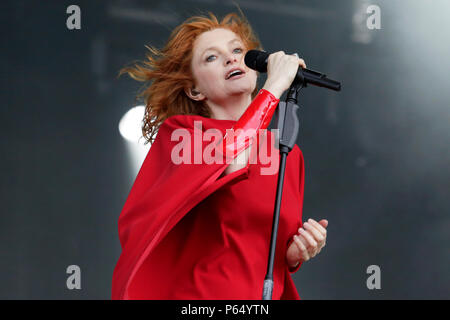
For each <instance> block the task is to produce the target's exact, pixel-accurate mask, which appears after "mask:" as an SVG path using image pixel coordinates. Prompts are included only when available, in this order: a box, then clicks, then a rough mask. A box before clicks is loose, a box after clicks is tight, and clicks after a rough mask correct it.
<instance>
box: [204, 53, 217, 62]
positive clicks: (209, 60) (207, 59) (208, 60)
mask: <svg viewBox="0 0 450 320" xmlns="http://www.w3.org/2000/svg"><path fill="white" fill-rule="evenodd" d="M211 57H215V55H210V56H209V57H208V58H206V61H207V62H211V61H213V60H211V59H209V58H211Z"/></svg>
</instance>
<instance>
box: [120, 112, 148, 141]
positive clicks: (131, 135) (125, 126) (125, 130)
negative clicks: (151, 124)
mask: <svg viewBox="0 0 450 320" xmlns="http://www.w3.org/2000/svg"><path fill="white" fill-rule="evenodd" d="M144 113H145V106H136V107H134V108H131V109H130V110H128V112H127V113H125V114H124V115H123V117H122V119H120V121H119V132H120V134H121V135H122V137H123V138H124V139H126V140H127V141H130V142H136V143H139V142H140V140H143V137H142V129H141V128H142V120H143V119H144Z"/></svg>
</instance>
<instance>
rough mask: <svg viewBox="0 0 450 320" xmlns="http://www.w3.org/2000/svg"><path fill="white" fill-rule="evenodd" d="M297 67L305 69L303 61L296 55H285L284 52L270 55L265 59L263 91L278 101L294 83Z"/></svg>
mask: <svg viewBox="0 0 450 320" xmlns="http://www.w3.org/2000/svg"><path fill="white" fill-rule="evenodd" d="M298 66H302V67H303V68H306V64H305V61H304V60H303V59H300V58H299V57H298V55H297V54H293V55H291V54H285V53H284V51H278V52H274V53H272V54H270V55H269V58H268V59H267V80H266V83H265V84H264V87H263V89H265V90H267V91H269V92H270V93H272V94H273V95H274V96H275V97H277V99H280V97H281V95H282V94H283V92H284V91H286V90H287V89H289V87H290V86H291V84H292V82H293V81H294V79H295V76H296V75H297V70H298Z"/></svg>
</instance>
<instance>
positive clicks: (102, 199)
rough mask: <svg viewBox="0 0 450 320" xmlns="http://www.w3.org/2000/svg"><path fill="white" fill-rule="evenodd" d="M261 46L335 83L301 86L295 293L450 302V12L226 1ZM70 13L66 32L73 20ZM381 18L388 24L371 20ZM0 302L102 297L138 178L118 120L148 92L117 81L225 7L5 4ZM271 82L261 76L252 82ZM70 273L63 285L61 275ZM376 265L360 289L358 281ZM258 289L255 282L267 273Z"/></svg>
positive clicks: (407, 5)
mask: <svg viewBox="0 0 450 320" xmlns="http://www.w3.org/2000/svg"><path fill="white" fill-rule="evenodd" d="M237 3H238V4H239V6H240V7H241V9H242V10H243V11H244V13H245V14H246V16H247V18H248V19H249V21H250V23H251V24H252V26H253V28H254V29H255V31H256V32H257V34H258V35H259V37H260V39H261V40H262V43H263V46H264V48H265V49H266V50H267V51H278V50H284V51H286V52H288V53H293V52H298V53H299V55H300V57H302V58H303V59H304V60H305V61H306V64H307V66H308V68H310V69H314V70H318V71H322V72H324V73H326V74H327V75H328V76H329V77H331V78H333V79H337V80H339V81H341V82H342V88H343V90H342V91H341V92H339V93H336V92H333V91H330V90H325V89H321V88H317V87H308V88H307V89H306V90H304V91H303V93H302V96H301V100H300V102H299V104H300V105H301V106H302V108H301V113H300V115H301V123H302V129H301V134H300V137H299V140H298V145H299V146H300V148H301V149H302V151H303V154H304V158H305V167H306V178H305V201H304V211H303V220H304V221H305V220H307V218H310V217H312V218H314V219H316V220H320V219H322V218H326V219H328V221H329V227H328V237H327V245H326V247H325V248H324V249H323V250H322V252H321V253H320V254H319V255H318V256H316V257H315V258H314V259H311V260H310V261H308V262H306V263H304V264H303V266H302V268H301V269H300V270H299V272H297V273H296V274H294V275H293V279H294V281H295V283H296V285H297V288H298V291H299V294H300V296H301V297H302V299H434V298H441V299H448V298H449V294H448V293H449V289H450V272H449V269H448V266H449V262H450V261H449V256H450V255H449V253H450V252H449V229H450V218H449V211H450V200H449V195H450V168H449V164H450V153H449V142H450V110H449V107H450V103H449V102H450V88H449V84H450V80H449V71H450V63H449V56H450V19H449V17H448V15H449V12H450V10H449V9H450V2H448V1H432V2H431V1H420V0H414V1H406V0H402V1H400V0H397V1H387V0H385V1H363V0H361V1H350V0H346V1H331V0H330V1H293V0H290V1H288V0H285V1H268V0H265V1H254V0H245V1H237ZM71 4H77V5H78V6H79V7H80V9H81V30H68V29H67V27H66V19H67V17H68V16H69V15H68V14H67V13H66V8H67V7H68V6H69V5H71ZM370 4H376V5H378V6H379V7H380V9H381V29H380V30H369V29H368V28H367V27H366V24H365V23H366V19H367V17H368V16H369V14H367V13H366V12H365V10H366V8H367V6H368V5H370ZM0 6H1V13H0V15H1V21H2V22H1V23H2V26H1V32H2V39H3V41H2V42H3V45H2V50H1V59H0V63H1V67H2V77H1V88H2V89H1V95H2V101H4V102H3V103H2V106H1V108H0V115H1V120H2V121H1V124H2V125H1V136H2V138H1V140H0V141H1V150H2V156H1V160H0V161H1V162H0V163H1V169H2V170H1V199H0V200H1V229H0V230H1V233H0V235H1V238H0V250H1V252H0V254H1V258H0V261H1V265H0V283H1V286H0V298H3V299H109V298H110V292H111V291H110V290H111V278H112V273H113V269H114V266H115V264H116V262H117V259H118V257H119V255H120V252H121V248H120V244H119V240H118V234H117V220H118V217H119V213H120V211H121V209H122V206H123V204H124V202H125V200H126V197H127V195H128V192H129V189H130V187H131V185H132V183H133V181H134V178H135V175H136V172H135V169H131V168H130V156H129V154H128V153H129V147H127V144H128V142H126V141H125V140H124V139H123V138H122V136H121V135H120V133H119V130H118V123H119V120H120V119H121V117H122V116H123V114H124V113H125V112H127V111H128V110H129V109H130V108H131V107H132V106H133V105H135V99H134V97H135V94H136V93H137V91H138V90H139V88H140V87H141V85H142V84H141V83H137V82H135V81H133V80H131V79H129V78H128V77H126V76H123V77H121V78H117V73H118V71H119V69H120V68H121V67H123V66H125V65H126V64H129V63H130V62H132V61H134V60H141V59H144V57H145V53H146V49H145V47H144V45H146V44H147V45H148V44H150V45H155V46H158V47H161V46H163V45H164V43H165V41H166V40H167V38H168V36H169V34H170V31H171V30H172V29H173V28H174V27H175V26H177V25H178V24H180V23H181V22H182V21H183V20H184V19H186V18H187V17H189V16H191V15H195V14H198V13H205V12H207V11H212V12H214V13H216V14H217V15H219V16H223V15H224V14H226V13H229V12H231V11H237V10H236V6H235V5H234V4H233V3H232V2H230V1H214V0H197V1H194V0H190V1H187V0H179V1H119V0H114V1H113V0H110V1H99V0H95V1H76V2H72V1H56V0H53V1H33V0H28V1H23V0H14V1H1V4H0ZM263 80H264V76H261V79H260V84H262V83H263ZM72 264H75V265H78V266H80V268H81V286H82V288H81V290H68V289H67V287H66V279H67V277H68V276H69V275H68V274H66V268H67V266H69V265H72ZM369 265H378V266H379V267H380V268H381V289H380V290H369V289H367V287H366V279H367V278H368V277H369V275H368V274H367V273H366V269H367V267H368V266H369ZM261 280H263V279H261Z"/></svg>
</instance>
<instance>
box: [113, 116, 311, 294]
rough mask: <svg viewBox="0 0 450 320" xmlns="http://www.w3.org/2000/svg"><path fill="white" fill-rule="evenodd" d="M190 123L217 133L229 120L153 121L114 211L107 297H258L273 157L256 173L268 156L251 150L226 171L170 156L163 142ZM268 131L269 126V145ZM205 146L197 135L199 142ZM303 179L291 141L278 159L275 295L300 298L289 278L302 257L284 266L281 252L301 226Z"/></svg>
mask: <svg viewBox="0 0 450 320" xmlns="http://www.w3.org/2000/svg"><path fill="white" fill-rule="evenodd" d="M194 121H201V124H202V130H203V131H205V130H207V129H209V128H216V129H220V131H221V132H222V134H223V135H224V134H225V132H226V129H229V128H231V127H232V126H233V124H234V123H235V122H236V121H233V120H217V119H210V118H205V117H202V116H196V115H189V116H186V115H176V116H172V117H170V118H168V119H166V121H164V123H163V124H162V125H161V127H160V128H159V131H158V134H157V137H156V139H155V142H154V143H153V145H152V146H151V148H150V151H149V153H148V154H147V157H146V158H145V160H144V163H143V164H142V167H141V169H140V171H139V173H138V175H137V177H136V180H135V182H134V184H133V187H132V189H131V191H130V194H129V196H128V198H127V201H126V203H125V205H124V208H123V210H122V212H121V215H120V218H119V237H120V242H121V245H122V254H121V256H120V258H119V261H118V262H117V265H116V268H115V270H114V275H113V283H112V299H167V300H173V299H189V300H190V299H214V300H215V299H220V300H221V299H236V300H238V299H239V300H240V299H252V300H253V299H254V300H261V298H262V291H263V281H264V277H265V274H266V270H267V260H268V254H269V244H270V236H271V228H272V219H273V210H274V201H275V191H276V185H277V173H278V164H277V166H276V170H275V174H272V175H265V174H261V172H262V171H261V169H262V168H264V167H266V168H268V167H269V164H263V163H261V161H260V158H259V157H257V163H255V162H254V161H253V162H252V163H250V161H249V163H248V164H247V166H246V167H245V168H242V169H239V170H238V171H235V172H233V173H231V174H228V175H225V176H221V174H222V172H223V171H224V170H225V168H226V167H227V165H228V164H226V163H224V164H220V163H213V164H205V163H201V164H185V163H184V164H181V165H176V164H174V163H173V161H171V150H173V147H174V146H175V145H176V144H179V141H178V140H177V141H171V133H172V132H173V130H175V129H180V128H184V129H187V130H188V131H189V132H190V133H191V134H192V135H195V134H196V133H195V130H194V125H198V122H194ZM197 134H198V131H197ZM271 136H272V132H270V131H268V136H267V139H266V142H264V143H267V146H269V145H270V143H272V140H271ZM208 144H210V142H208V141H203V142H201V147H202V149H203V150H204V148H205V147H206V146H207V145H208ZM252 149H255V150H257V149H259V147H258V146H256V148H253V147H252ZM193 150H194V148H192V152H193ZM275 151H276V152H277V157H278V149H277V150H275ZM252 152H253V150H252ZM192 159H194V155H192ZM303 185H304V166H303V155H302V153H301V151H300V149H299V147H298V146H297V145H295V147H294V148H293V150H292V151H291V152H290V153H289V155H288V157H287V162H286V173H285V180H284V189H283V197H282V203H281V212H280V220H279V226H278V239H277V247H276V255H275V262H274V274H273V276H274V288H273V295H272V299H274V300H278V299H289V300H298V299H300V297H299V295H298V292H297V289H296V287H295V285H294V282H293V280H292V278H291V276H290V273H293V272H296V271H297V270H298V269H299V268H300V265H299V266H298V267H296V268H295V270H290V269H289V268H288V265H287V263H286V251H287V248H288V245H289V244H290V243H291V242H292V236H293V235H294V234H296V233H297V230H298V228H299V227H300V226H301V225H302V223H301V220H302V219H301V218H302V205H303Z"/></svg>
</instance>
